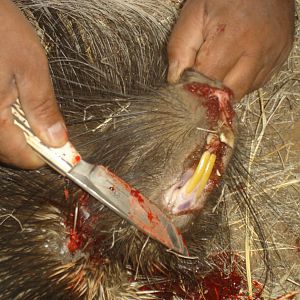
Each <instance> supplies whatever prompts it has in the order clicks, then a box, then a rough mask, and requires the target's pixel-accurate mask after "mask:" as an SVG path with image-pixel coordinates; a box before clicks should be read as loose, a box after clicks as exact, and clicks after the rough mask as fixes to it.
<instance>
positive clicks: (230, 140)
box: [220, 127, 234, 148]
mask: <svg viewBox="0 0 300 300" xmlns="http://www.w3.org/2000/svg"><path fill="white" fill-rule="evenodd" d="M220 140H221V142H223V143H224V144H226V145H228V146H229V147H231V148H233V146H234V133H233V131H232V130H231V129H229V128H224V127H223V128H222V130H221V134H220Z"/></svg>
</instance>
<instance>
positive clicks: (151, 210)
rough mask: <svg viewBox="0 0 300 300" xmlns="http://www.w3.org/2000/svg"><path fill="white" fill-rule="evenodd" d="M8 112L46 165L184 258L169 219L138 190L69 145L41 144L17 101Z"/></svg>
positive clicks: (184, 247)
mask: <svg viewBox="0 0 300 300" xmlns="http://www.w3.org/2000/svg"><path fill="white" fill-rule="evenodd" d="M12 113H13V116H14V123H15V124H16V125H17V126H19V127H20V128H21V129H22V130H23V132H24V135H25V138H26V141H27V143H28V144H29V145H30V146H31V147H32V148H33V149H34V150H35V151H36V152H37V153H38V155H39V156H40V157H41V158H42V159H43V160H44V161H45V162H46V163H47V164H48V165H49V166H51V167H52V168H53V169H55V170H56V171H57V172H59V173H60V174H62V175H63V176H66V177H68V178H69V179H70V180H72V181H73V182H74V183H76V184H77V185H78V186H79V187H81V188H82V189H83V190H85V191H86V192H87V193H89V194H90V195H91V196H93V197H94V198H95V199H97V200H99V201H100V202H101V203H102V204H104V205H105V206H107V207H108V208H109V209H111V210H112V211H114V212H115V213H117V214H118V215H119V216H121V217H122V218H123V219H126V220H127V221H129V222H130V223H131V224H133V225H134V226H136V227H137V228H138V229H139V230H141V231H142V232H144V233H145V234H147V235H148V236H150V237H152V238H153V239H155V240H157V241H159V242H160V243H162V244H163V245H165V246H166V247H167V248H169V249H172V250H174V251H176V252H178V253H180V254H182V255H185V256H188V250H187V248H186V246H185V244H184V241H183V238H182V235H181V234H180V232H179V231H178V230H177V228H176V227H175V226H174V225H173V224H172V222H171V220H170V219H169V218H168V217H167V216H166V215H165V214H164V213H163V212H162V211H161V210H160V209H159V208H158V207H157V206H156V205H154V204H152V203H151V202H150V201H149V200H148V199H147V198H145V197H144V196H142V195H141V194H140V193H139V191H137V190H136V189H134V188H132V187H131V186H130V185H129V184H127V183H126V182H125V181H124V180H122V179H121V178H119V177H118V176H117V175H116V174H114V173H113V172H111V171H109V170H108V169H107V168H106V167H104V166H102V165H92V164H89V163H87V162H85V161H84V160H83V159H82V158H81V155H80V154H79V153H78V152H77V150H76V149H75V148H74V146H73V145H72V144H71V143H70V142H67V143H66V144H65V145H64V146H63V147H61V148H52V147H48V146H46V145H44V144H43V143H42V142H41V140H40V139H39V138H38V137H37V136H35V134H34V133H33V131H32V130H31V128H30V125H29V124H28V122H27V120H26V117H25V114H24V112H23V110H22V108H21V106H20V103H19V101H18V100H17V101H16V102H15V103H14V104H13V106H12Z"/></svg>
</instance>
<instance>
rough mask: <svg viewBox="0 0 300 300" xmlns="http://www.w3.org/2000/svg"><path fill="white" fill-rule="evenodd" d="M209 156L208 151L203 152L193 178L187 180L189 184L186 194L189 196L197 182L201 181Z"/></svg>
mask: <svg viewBox="0 0 300 300" xmlns="http://www.w3.org/2000/svg"><path fill="white" fill-rule="evenodd" d="M210 156H211V155H210V153H209V152H208V151H205V152H204V153H203V154H202V156H201V159H200V161H199V164H198V166H197V168H196V170H195V172H194V174H193V177H192V178H191V179H190V180H189V182H188V184H187V187H186V193H188V194H190V193H191V192H192V191H193V190H194V189H195V187H196V186H197V184H198V182H199V181H200V180H201V177H202V175H203V173H204V171H205V168H206V165H207V163H208V162H209V158H210Z"/></svg>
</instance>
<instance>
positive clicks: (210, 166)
mask: <svg viewBox="0 0 300 300" xmlns="http://www.w3.org/2000/svg"><path fill="white" fill-rule="evenodd" d="M216 158H217V157H216V155H215V154H211V156H210V158H209V161H208V163H207V165H206V167H205V170H204V173H203V176H202V178H201V180H200V181H199V184H198V187H197V194H196V198H199V197H200V195H201V193H202V192H203V190H204V188H205V186H206V184H207V182H208V180H209V177H210V175H211V172H212V170H213V167H214V165H215V162H216Z"/></svg>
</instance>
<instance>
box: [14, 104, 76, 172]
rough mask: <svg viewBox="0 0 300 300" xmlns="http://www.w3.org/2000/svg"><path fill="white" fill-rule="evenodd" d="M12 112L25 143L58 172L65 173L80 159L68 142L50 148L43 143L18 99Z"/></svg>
mask: <svg viewBox="0 0 300 300" xmlns="http://www.w3.org/2000/svg"><path fill="white" fill-rule="evenodd" d="M12 114H13V116H14V123H15V124H16V125H17V126H19V127H20V128H21V129H22V131H23V132H24V135H25V138H26V141H27V144H29V145H30V146H31V147H32V148H33V149H34V150H35V151H36V152H37V153H38V154H39V156H40V157H41V158H42V159H43V160H44V161H45V162H46V163H47V164H49V165H50V166H52V167H53V168H54V169H55V170H57V171H58V172H59V173H61V174H62V175H66V174H67V173H68V172H69V171H70V170H71V169H72V168H73V167H74V166H75V165H76V164H77V163H78V162H79V161H80V160H81V157H80V154H79V153H78V152H77V151H76V149H75V148H74V146H73V145H72V144H71V143H70V142H67V143H66V144H65V145H64V146H63V147H61V148H52V147H48V146H46V145H44V144H43V143H42V142H41V140H40V139H39V138H38V137H37V136H36V135H35V134H34V133H33V131H32V130H31V128H30V125H29V124H28V122H27V120H26V117H25V114H24V112H23V110H22V108H21V106H20V103H19V100H17V101H16V102H15V103H14V104H13V105H12Z"/></svg>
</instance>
